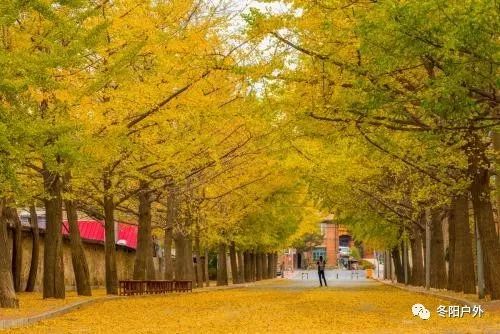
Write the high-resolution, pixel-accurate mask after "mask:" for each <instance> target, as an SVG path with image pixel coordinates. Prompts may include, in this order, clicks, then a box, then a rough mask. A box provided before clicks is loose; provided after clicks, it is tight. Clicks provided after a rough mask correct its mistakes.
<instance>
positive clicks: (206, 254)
mask: <svg viewBox="0 0 500 334" xmlns="http://www.w3.org/2000/svg"><path fill="white" fill-rule="evenodd" d="M208 260H209V257H208V249H207V250H205V268H204V271H205V286H206V287H209V286H210V277H209V275H208Z"/></svg>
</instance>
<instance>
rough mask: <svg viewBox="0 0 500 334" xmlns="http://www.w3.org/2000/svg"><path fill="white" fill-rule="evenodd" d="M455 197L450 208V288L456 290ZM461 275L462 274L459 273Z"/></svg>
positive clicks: (448, 286)
mask: <svg viewBox="0 0 500 334" xmlns="http://www.w3.org/2000/svg"><path fill="white" fill-rule="evenodd" d="M455 206H456V203H455V199H454V198H452V200H451V204H450V208H449V210H448V252H447V254H448V283H447V289H448V290H455V286H456V282H457V277H456V276H455V269H456V266H455V260H457V261H458V259H455V252H456V242H455V241H456V231H455V227H456V219H455V209H454V207H455ZM457 276H460V275H457Z"/></svg>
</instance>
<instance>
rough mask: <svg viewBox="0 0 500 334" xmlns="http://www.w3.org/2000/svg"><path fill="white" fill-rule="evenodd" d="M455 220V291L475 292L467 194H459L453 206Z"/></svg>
mask: <svg viewBox="0 0 500 334" xmlns="http://www.w3.org/2000/svg"><path fill="white" fill-rule="evenodd" d="M452 208H453V210H454V215H453V217H454V222H455V257H454V270H453V271H454V274H455V276H454V277H455V284H454V285H453V289H454V290H455V291H463V292H465V293H475V292H476V284H475V277H476V275H475V268H474V257H473V254H472V249H473V247H472V234H471V230H470V226H469V200H468V198H467V194H462V195H459V196H457V197H456V198H455V200H454V205H453V206H452Z"/></svg>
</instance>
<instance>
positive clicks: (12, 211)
mask: <svg viewBox="0 0 500 334" xmlns="http://www.w3.org/2000/svg"><path fill="white" fill-rule="evenodd" d="M4 210H5V213H6V215H8V217H7V219H8V220H9V221H10V222H11V224H12V228H13V234H12V279H13V280H14V290H15V291H16V292H20V291H21V271H22V266H23V246H22V227H21V220H20V219H19V215H18V214H17V209H16V208H14V207H5V208H4Z"/></svg>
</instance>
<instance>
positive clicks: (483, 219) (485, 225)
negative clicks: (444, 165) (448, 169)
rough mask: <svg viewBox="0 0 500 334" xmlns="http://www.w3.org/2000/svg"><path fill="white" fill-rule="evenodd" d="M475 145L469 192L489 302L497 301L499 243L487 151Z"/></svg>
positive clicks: (498, 291)
mask: <svg viewBox="0 0 500 334" xmlns="http://www.w3.org/2000/svg"><path fill="white" fill-rule="evenodd" d="M473 139H475V142H474V143H473V146H472V147H471V148H472V149H470V150H469V152H468V153H469V175H470V176H471V178H472V183H471V186H470V193H471V198H472V206H473V208H474V216H475V220H476V223H477V227H478V232H479V235H480V238H481V242H482V250H483V255H484V263H485V268H484V269H485V270H484V272H485V274H486V275H488V277H485V280H486V281H487V282H488V284H489V292H490V294H491V299H500V243H499V242H498V235H497V232H496V229H495V222H494V220H493V208H492V205H491V191H490V184H489V182H490V174H489V165H490V163H489V161H488V158H487V157H486V154H485V150H486V148H485V147H483V146H482V143H480V139H478V138H475V137H473Z"/></svg>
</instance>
